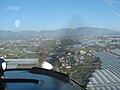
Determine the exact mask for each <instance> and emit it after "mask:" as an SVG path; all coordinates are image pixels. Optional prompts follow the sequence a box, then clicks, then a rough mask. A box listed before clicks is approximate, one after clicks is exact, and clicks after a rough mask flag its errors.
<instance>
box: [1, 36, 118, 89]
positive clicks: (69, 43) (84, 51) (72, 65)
mask: <svg viewBox="0 0 120 90" xmlns="http://www.w3.org/2000/svg"><path fill="white" fill-rule="evenodd" d="M101 52H102V53H103V55H102V56H100V55H101V54H99V53H101ZM106 53H107V54H106ZM111 54H112V55H111ZM104 55H105V56H107V55H108V57H111V58H114V56H116V57H119V55H120V37H119V36H118V35H103V36H88V37H82V38H81V37H64V38H32V39H21V40H20V39H18V40H8V41H7V40H6V41H1V42H0V58H3V59H5V61H6V62H7V64H8V67H7V68H31V67H40V65H41V63H42V62H43V61H47V62H49V63H51V64H52V65H53V66H54V70H55V71H58V72H62V73H65V74H68V75H69V76H71V77H72V78H74V79H75V80H77V81H78V82H79V83H80V84H82V85H87V84H88V87H90V85H91V83H92V80H91V78H93V77H94V74H93V76H92V73H93V72H94V71H95V70H101V69H108V70H110V69H109V67H110V66H107V63H104V61H102V60H104V58H105V56H104ZM118 59H119V58H118ZM111 62H112V61H111ZM116 62H117V61H116ZM118 63H119V62H118ZM111 64H112V63H111ZM113 67H114V64H113ZM111 68H112V67H111ZM114 68H115V67H114ZM114 68H113V69H114ZM116 68H117V67H116ZM111 72H112V73H113V74H114V73H116V72H115V71H111ZM118 73H120V72H119V70H118ZM115 75H117V76H119V74H115ZM91 76H92V77H91ZM90 77H91V78H90ZM94 79H95V78H94ZM93 83H95V82H94V81H93ZM109 83H110V82H109ZM97 84H99V83H97ZM91 90H92V89H91Z"/></svg>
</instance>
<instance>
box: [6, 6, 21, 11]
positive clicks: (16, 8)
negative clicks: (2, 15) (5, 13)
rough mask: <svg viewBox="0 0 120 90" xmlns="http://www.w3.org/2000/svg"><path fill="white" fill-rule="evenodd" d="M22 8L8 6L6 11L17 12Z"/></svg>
mask: <svg viewBox="0 0 120 90" xmlns="http://www.w3.org/2000/svg"><path fill="white" fill-rule="evenodd" d="M21 8H22V7H19V6H8V7H7V10H12V11H19V10H20V9H21Z"/></svg>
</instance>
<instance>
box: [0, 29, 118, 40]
mask: <svg viewBox="0 0 120 90" xmlns="http://www.w3.org/2000/svg"><path fill="white" fill-rule="evenodd" d="M118 33H119V32H118V31H114V30H111V29H107V28H95V27H78V28H74V29H72V28H61V29H58V30H42V31H17V32H13V31H5V30H0V40H9V39H18V38H19V39H22V38H33V37H65V36H88V35H92V36H96V35H113V34H118Z"/></svg>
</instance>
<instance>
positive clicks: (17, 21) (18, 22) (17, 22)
mask: <svg viewBox="0 0 120 90" xmlns="http://www.w3.org/2000/svg"><path fill="white" fill-rule="evenodd" d="M19 26H20V19H18V20H16V21H15V27H16V28H18V27H19Z"/></svg>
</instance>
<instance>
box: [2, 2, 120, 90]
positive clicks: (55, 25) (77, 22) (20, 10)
mask: <svg viewBox="0 0 120 90" xmlns="http://www.w3.org/2000/svg"><path fill="white" fill-rule="evenodd" d="M0 12H1V13H0V58H1V59H4V60H5V61H6V62H7V69H13V68H15V69H16V68H32V67H42V68H45V69H50V70H51V69H52V70H53V71H57V72H61V73H65V74H67V75H69V76H70V77H71V78H73V79H75V80H76V81H77V82H78V83H79V84H81V85H83V86H85V87H86V88H87V89H88V90H119V89H120V86H119V83H120V70H119V69H120V25H119V24H120V1H119V0H0Z"/></svg>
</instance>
